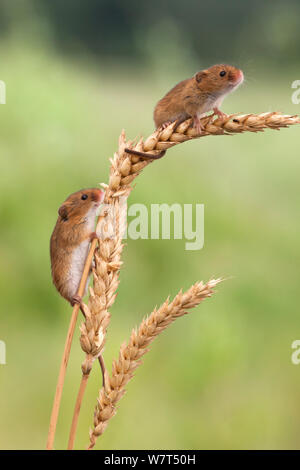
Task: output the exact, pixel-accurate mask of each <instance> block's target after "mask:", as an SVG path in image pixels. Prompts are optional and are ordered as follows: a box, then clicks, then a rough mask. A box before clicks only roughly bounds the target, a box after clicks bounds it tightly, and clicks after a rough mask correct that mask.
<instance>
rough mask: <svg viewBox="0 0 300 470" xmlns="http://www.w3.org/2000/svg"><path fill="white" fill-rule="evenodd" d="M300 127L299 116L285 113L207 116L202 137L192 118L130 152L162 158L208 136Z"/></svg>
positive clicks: (151, 138)
mask: <svg viewBox="0 0 300 470" xmlns="http://www.w3.org/2000/svg"><path fill="white" fill-rule="evenodd" d="M294 124H300V120H299V116H297V115H293V116H290V115H288V114H281V113H278V112H270V113H262V114H231V115H229V116H227V117H226V118H225V119H220V118H216V119H213V117H212V116H207V117H204V118H202V119H201V126H202V128H203V130H202V132H201V134H200V135H199V134H197V132H196V130H195V129H194V128H193V127H191V126H192V119H187V120H186V121H184V122H182V123H181V124H180V125H179V126H177V123H176V121H175V122H174V123H172V124H170V125H169V126H168V127H167V128H166V129H161V128H159V129H157V130H156V131H155V132H154V133H153V134H152V135H150V136H149V137H148V138H147V139H146V140H145V141H143V140H141V141H140V142H139V143H138V144H137V145H136V146H134V147H133V146H128V148H130V149H134V150H138V151H140V152H144V153H149V155H151V154H154V155H159V154H160V152H161V151H166V150H168V149H169V148H171V147H174V146H175V145H178V144H181V143H182V142H186V141H187V140H192V139H198V138H201V137H206V136H208V135H232V134H241V133H243V132H263V131H264V130H265V129H277V130H279V129H280V128H281V127H288V126H291V125H294Z"/></svg>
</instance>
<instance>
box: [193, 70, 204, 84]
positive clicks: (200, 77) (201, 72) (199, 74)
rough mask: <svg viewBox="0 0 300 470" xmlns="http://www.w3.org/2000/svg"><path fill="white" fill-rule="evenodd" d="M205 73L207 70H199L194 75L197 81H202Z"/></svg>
mask: <svg viewBox="0 0 300 470" xmlns="http://www.w3.org/2000/svg"><path fill="white" fill-rule="evenodd" d="M205 75H206V72H205V70H200V72H197V73H196V74H195V75H194V77H195V80H196V82H198V83H200V82H201V80H202V79H203V78H204V77H205Z"/></svg>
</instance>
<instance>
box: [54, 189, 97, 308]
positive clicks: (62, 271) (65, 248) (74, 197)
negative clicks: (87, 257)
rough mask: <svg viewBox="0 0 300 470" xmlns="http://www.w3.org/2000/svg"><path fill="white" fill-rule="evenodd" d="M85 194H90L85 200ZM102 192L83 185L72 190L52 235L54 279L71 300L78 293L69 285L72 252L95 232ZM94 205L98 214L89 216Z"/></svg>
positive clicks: (57, 287)
mask: <svg viewBox="0 0 300 470" xmlns="http://www.w3.org/2000/svg"><path fill="white" fill-rule="evenodd" d="M83 194H86V195H87V196H88V198H87V199H85V200H82V199H81V196H82V195H83ZM101 195H102V191H100V189H97V188H92V189H82V190H80V191H77V192H76V193H73V194H71V195H70V196H69V197H68V198H67V199H66V200H65V202H64V203H63V204H62V206H61V207H60V208H59V210H58V214H59V216H58V219H57V222H56V225H55V227H54V230H53V233H52V235H51V240H50V258H51V271H52V279H53V283H54V285H55V287H56V289H57V290H58V292H59V293H60V294H61V295H62V297H64V298H65V299H66V300H68V301H69V302H71V303H72V301H73V296H74V292H71V291H70V287H69V281H70V277H72V271H70V265H71V259H72V255H73V252H74V249H75V248H77V247H78V246H79V245H80V244H81V243H82V242H84V241H85V240H90V237H91V235H92V234H93V231H92V230H91V229H90V228H89V226H90V225H91V224H92V223H93V221H94V222H95V219H96V207H97V206H98V205H99V204H100V202H101ZM93 207H95V214H93V213H92V214H91V216H89V220H87V214H88V213H89V211H90V210H91V209H92V208H93ZM91 217H92V218H93V220H91ZM83 262H84V260H83ZM75 290H76V289H75ZM75 294H76V292H75Z"/></svg>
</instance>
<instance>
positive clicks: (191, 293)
mask: <svg viewBox="0 0 300 470" xmlns="http://www.w3.org/2000/svg"><path fill="white" fill-rule="evenodd" d="M220 281H221V279H213V280H211V281H209V282H207V283H206V284H204V283H203V282H197V283H196V284H194V285H193V286H192V287H191V288H190V289H189V290H188V291H186V292H184V293H182V292H181V291H180V292H179V293H178V294H177V295H176V297H175V298H174V299H173V301H172V302H170V301H169V299H167V300H166V301H165V302H164V303H163V304H162V305H161V307H160V308H159V309H154V310H153V312H152V313H151V314H150V315H149V316H148V317H147V318H145V319H144V320H143V321H142V323H141V325H140V326H139V328H138V329H134V330H133V331H132V333H131V336H130V339H129V342H128V344H127V345H125V344H123V345H122V346H121V349H120V353H119V358H118V360H116V361H114V362H113V368H112V374H111V376H110V377H109V376H108V375H107V377H106V384H107V385H106V388H105V389H104V388H101V389H100V392H99V397H98V403H97V405H96V409H95V413H94V427H93V429H92V430H91V432H90V444H89V449H92V448H93V447H94V446H95V443H96V440H97V438H98V437H99V436H100V435H101V434H103V432H104V430H105V428H106V427H107V425H108V421H109V420H110V419H111V418H112V417H113V416H114V415H115V414H116V404H117V402H118V401H119V400H120V399H121V398H122V396H123V395H124V393H125V391H126V390H125V386H126V384H127V383H128V382H129V380H130V379H131V378H132V377H133V373H134V371H135V369H136V368H137V367H138V366H139V365H140V364H141V357H142V356H143V355H144V354H146V352H147V351H148V349H147V348H148V346H149V345H150V343H151V342H152V341H153V340H154V339H155V338H156V336H158V335H159V334H160V333H161V332H162V331H163V330H165V329H166V328H167V327H168V326H169V325H170V324H171V323H172V322H173V321H174V320H176V318H179V317H181V316H182V315H185V314H186V313H188V312H187V311H188V310H189V309H191V308H193V307H196V306H197V305H199V304H200V302H202V301H203V300H204V299H205V298H207V297H210V296H211V295H212V293H213V289H214V287H215V286H216V285H217V284H218V283H219V282H220Z"/></svg>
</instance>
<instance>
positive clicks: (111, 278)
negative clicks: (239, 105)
mask: <svg viewBox="0 0 300 470" xmlns="http://www.w3.org/2000/svg"><path fill="white" fill-rule="evenodd" d="M298 123H300V121H299V117H298V116H289V115H283V114H280V113H277V112H271V113H262V114H258V115H257V114H242V115H238V114H232V115H230V116H228V117H227V118H226V119H225V120H221V119H219V118H217V119H214V120H213V118H212V117H210V116H208V117H205V118H202V119H201V124H202V127H203V131H202V133H201V135H197V134H196V131H195V130H194V129H193V128H192V127H191V124H192V120H191V119H188V120H186V121H184V122H183V123H181V124H180V125H179V126H177V127H176V122H175V123H173V124H171V125H170V126H168V127H167V128H166V129H163V130H162V129H158V130H156V131H155V132H154V133H153V134H152V135H150V136H149V137H148V138H147V139H146V140H145V141H144V140H143V139H140V140H139V141H138V142H135V141H128V142H126V139H125V133H124V131H123V132H122V133H121V136H120V138H119V149H118V153H115V155H114V158H113V159H112V160H111V167H110V177H109V183H108V185H106V184H103V185H102V186H103V187H104V188H105V197H104V202H105V204H107V205H109V206H111V207H113V208H114V209H115V215H114V217H110V218H109V219H108V220H105V219H106V218H105V217H104V215H103V214H102V216H101V217H99V219H98V223H97V229H101V230H102V233H104V234H105V233H107V232H109V226H112V225H114V223H115V220H116V219H120V218H121V219H122V217H123V216H124V214H123V215H122V216H121V217H120V206H121V202H120V201H121V198H123V199H125V201H126V200H127V198H128V196H129V194H130V192H131V190H132V186H131V183H132V182H133V181H134V179H135V178H136V177H137V176H138V175H139V174H140V172H141V171H142V170H143V169H144V168H145V167H146V166H147V165H148V164H150V163H151V162H152V161H153V160H152V159H151V158H149V159H146V160H145V159H144V158H141V157H139V156H137V155H130V154H128V153H127V152H126V149H133V150H136V151H140V152H144V153H148V154H149V157H150V155H160V154H161V152H162V151H166V150H168V149H169V148H170V147H173V146H175V145H177V144H179V143H182V142H185V141H187V140H191V139H194V138H199V137H205V136H208V135H230V134H234V133H242V132H246V131H248V132H259V131H263V130H265V129H266V128H270V129H279V128H280V127H288V126H290V125H293V124H298ZM121 225H122V224H121ZM124 225H125V221H124V222H123V226H124ZM95 249H96V242H95V241H94V242H93V243H92V245H91V249H90V252H89V258H88V262H87V263H86V268H87V269H89V267H90V259H91V257H92V256H93V253H94V251H95ZM122 249H123V244H122V234H121V233H120V230H119V229H118V230H117V233H116V234H115V237H114V238H110V237H105V236H104V237H103V236H102V239H101V243H100V248H99V249H98V256H99V258H100V259H101V263H99V266H100V265H101V268H100V271H99V272H97V271H95V270H94V271H93V274H94V282H95V276H98V281H96V282H98V288H97V289H98V290H97V292H95V291H90V294H91V297H93V300H91V297H90V299H89V306H88V307H87V306H84V309H85V311H87V310H86V309H87V308H88V309H89V311H90V317H89V316H87V318H88V320H87V321H86V322H85V325H84V326H81V344H85V345H86V346H85V347H86V349H89V351H90V352H87V351H86V350H85V349H84V350H85V352H86V358H85V362H84V364H83V365H82V370H83V377H85V376H88V374H89V371H90V370H91V367H92V364H93V362H94V360H95V358H96V357H99V354H101V351H102V349H103V346H104V342H105V334H106V329H107V326H108V322H109V316H107V315H109V314H108V312H107V308H108V307H107V306H108V305H109V306H111V305H112V303H113V301H114V299H115V291H116V289H117V286H118V282H119V281H118V274H119V269H120V267H121V253H122ZM99 279H101V281H102V283H100V284H101V287H99V285H100V284H99ZM82 284H85V282H84V279H83V283H82ZM100 304H101V309H102V310H101V309H100V311H101V312H102V313H99V308H98V307H99V305H100ZM96 305H97V308H96V307H95V306H96ZM104 312H106V313H104ZM77 313H78V307H76V306H75V308H74V310H73V315H72V320H71V323H70V328H69V331H68V336H67V341H66V347H65V351H64V355H63V358H62V365H61V371H60V376H59V380H58V385H57V390H56V396H55V401H54V407H53V412H52V417H51V422H50V430H49V436H50V437H49V439H48V446H47V448H52V447H53V442H54V434H55V429H56V422H57V418H58V410H59V405H60V400H61V393H62V387H63V382H64V377H65V371H66V367H67V363H68V358H69V354H70V347H71V341H72V338H73V333H74V328H75V323H76V318H77ZM94 315H95V316H96V318H95V319H94V317H93V316H94ZM97 315H98V316H99V315H101V316H102V315H104V317H105V318H106V320H105V321H106V326H105V328H104V329H103V330H102V333H101V332H100V328H101V322H100V321H99V317H97ZM100 333H101V334H102V335H103V338H102V336H101V334H100ZM99 336H101V338H102V343H101V344H100V343H99ZM87 341H89V346H88V347H87V344H88V342H87ZM92 352H93V353H92ZM85 372H86V373H85ZM84 383H85V385H86V379H84ZM85 385H84V387H81V389H80V390H79V395H80V399H79V400H77V402H76V404H77V410H76V408H75V413H74V415H75V414H76V413H77V420H78V415H79V410H80V404H81V401H82V398H83V393H84V388H85ZM82 390H83V393H82ZM78 402H79V408H78ZM73 419H74V418H73ZM76 423H77V421H76ZM75 431H76V426H75ZM75 431H74V433H73V437H72V440H73V442H74V439H75Z"/></svg>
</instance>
